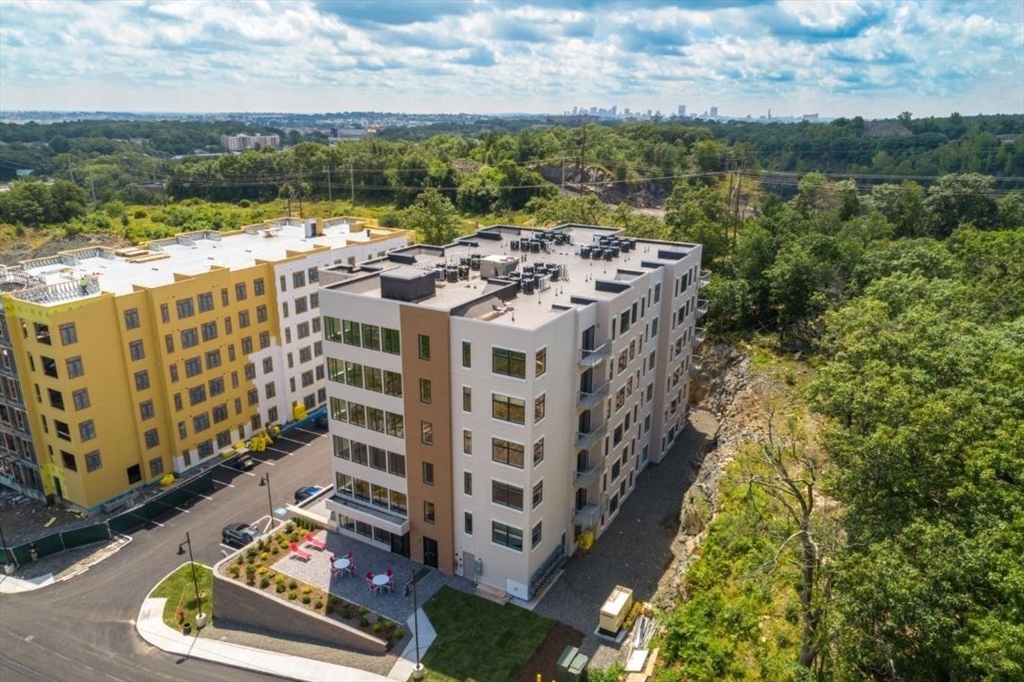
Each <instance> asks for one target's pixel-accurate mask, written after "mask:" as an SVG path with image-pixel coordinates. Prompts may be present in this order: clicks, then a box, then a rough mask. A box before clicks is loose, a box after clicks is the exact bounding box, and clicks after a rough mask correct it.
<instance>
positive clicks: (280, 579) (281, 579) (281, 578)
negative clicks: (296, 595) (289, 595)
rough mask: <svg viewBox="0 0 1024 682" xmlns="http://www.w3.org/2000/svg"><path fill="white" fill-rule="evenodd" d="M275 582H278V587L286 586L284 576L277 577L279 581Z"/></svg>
mask: <svg viewBox="0 0 1024 682" xmlns="http://www.w3.org/2000/svg"><path fill="white" fill-rule="evenodd" d="M275 582H276V583H277V584H278V585H284V584H285V582H286V581H285V579H284V576H283V575H279V576H277V580H276V581H275Z"/></svg>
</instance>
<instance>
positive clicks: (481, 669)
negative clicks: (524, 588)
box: [422, 587, 555, 682]
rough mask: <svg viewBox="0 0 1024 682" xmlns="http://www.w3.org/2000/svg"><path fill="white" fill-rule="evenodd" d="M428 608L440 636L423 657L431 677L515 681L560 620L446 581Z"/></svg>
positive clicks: (450, 681)
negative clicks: (487, 598) (476, 594)
mask: <svg viewBox="0 0 1024 682" xmlns="http://www.w3.org/2000/svg"><path fill="white" fill-rule="evenodd" d="M423 610H424V612H425V613H426V614H427V616H428V617H429V618H430V623H431V625H433V626H434V630H435V631H436V632H437V639H436V640H434V643H433V644H432V645H431V646H430V651H428V652H427V654H426V656H424V657H423V659H422V662H423V666H424V668H425V669H426V674H425V675H424V679H425V680H430V681H431V682H456V681H460V682H463V681H464V682H513V681H514V680H515V679H516V677H517V676H518V675H519V671H520V669H521V668H522V667H523V665H525V664H526V662H527V661H528V660H530V657H531V656H532V655H533V652H534V651H535V650H536V649H537V647H538V646H540V644H541V642H543V641H544V637H545V636H546V635H547V634H548V631H549V630H551V628H552V627H554V625H555V621H553V620H551V619H550V618H542V617H541V616H537V615H534V614H533V613H532V612H530V611H527V610H526V609H521V608H519V607H518V606H512V605H511V604H506V605H504V606H499V605H497V604H494V603H491V602H489V601H485V600H483V599H480V598H478V597H474V596H472V595H468V594H463V593H462V592H458V591H457V590H453V589H451V588H449V587H443V588H441V590H440V591H439V592H438V593H437V594H436V595H435V596H434V597H433V598H432V599H431V600H430V601H428V602H427V603H426V604H424V605H423Z"/></svg>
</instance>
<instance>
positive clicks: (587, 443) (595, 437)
mask: <svg viewBox="0 0 1024 682" xmlns="http://www.w3.org/2000/svg"><path fill="white" fill-rule="evenodd" d="M606 435H608V422H607V421H603V422H601V423H600V424H598V425H596V426H592V427H591V428H590V430H589V431H586V432H584V431H579V432H577V433H576V447H577V448H578V449H580V450H589V449H590V448H592V447H594V445H595V444H596V443H597V442H598V441H600V440H601V439H602V438H604V437H605V436H606Z"/></svg>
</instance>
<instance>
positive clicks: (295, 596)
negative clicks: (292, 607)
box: [288, 592, 299, 600]
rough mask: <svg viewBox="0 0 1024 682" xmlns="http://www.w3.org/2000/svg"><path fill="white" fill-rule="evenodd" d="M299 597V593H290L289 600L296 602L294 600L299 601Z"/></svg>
mask: <svg viewBox="0 0 1024 682" xmlns="http://www.w3.org/2000/svg"><path fill="white" fill-rule="evenodd" d="M298 596H299V593H298V592H289V593H288V599H292V600H294V599H297V598H298Z"/></svg>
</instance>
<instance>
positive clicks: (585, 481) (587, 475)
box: [573, 457, 604, 488]
mask: <svg viewBox="0 0 1024 682" xmlns="http://www.w3.org/2000/svg"><path fill="white" fill-rule="evenodd" d="M602 459H604V458H603V457H602ZM600 473H601V466H600V462H597V463H594V464H591V465H590V466H588V467H587V468H586V469H584V470H583V471H577V472H576V478H575V480H574V481H573V484H574V485H575V486H576V487H577V488H589V487H590V484H591V483H593V482H594V481H596V480H597V477H598V475H599V474H600Z"/></svg>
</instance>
